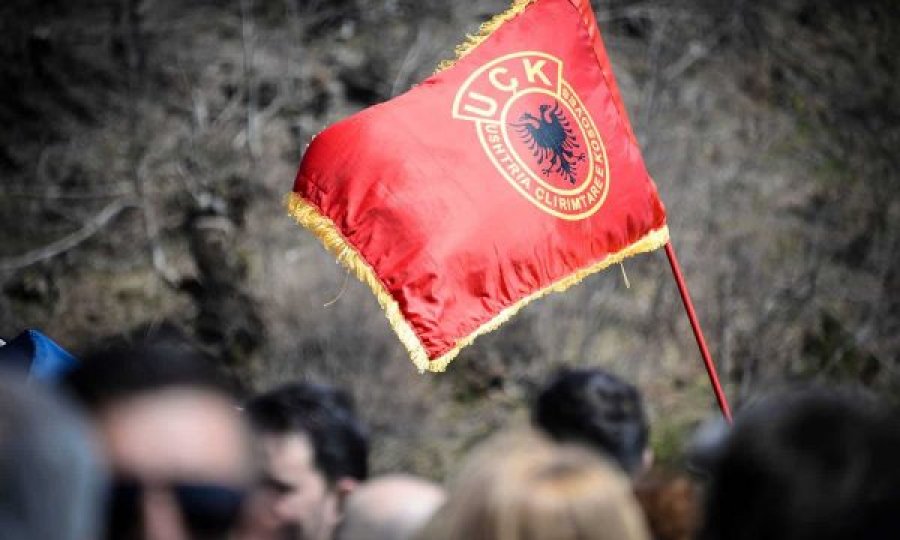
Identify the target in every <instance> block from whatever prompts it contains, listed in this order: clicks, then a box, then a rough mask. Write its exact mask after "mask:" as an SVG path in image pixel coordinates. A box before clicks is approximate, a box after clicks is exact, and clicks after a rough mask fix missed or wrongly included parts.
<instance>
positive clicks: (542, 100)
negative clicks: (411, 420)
mask: <svg viewBox="0 0 900 540" xmlns="http://www.w3.org/2000/svg"><path fill="white" fill-rule="evenodd" d="M288 207H289V211H290V213H291V215H292V216H293V217H294V218H295V219H296V220H297V221H298V222H299V223H300V224H301V225H303V226H305V227H307V228H308V229H310V230H311V231H312V232H313V234H315V235H316V236H317V237H318V238H319V239H320V240H321V241H322V243H323V244H324V245H325V247H326V248H327V249H329V250H330V251H331V252H332V253H333V254H334V255H335V256H336V257H337V258H338V260H339V261H340V262H341V263H342V264H344V265H345V266H347V267H348V268H349V269H351V270H353V271H354V273H355V274H356V276H357V277H358V278H359V279H361V280H362V281H363V282H364V283H366V284H367V285H368V286H369V287H370V288H371V289H372V291H373V292H374V294H375V296H376V297H377V299H378V301H379V303H380V305H381V307H382V309H383V310H384V311H385V314H386V316H387V318H388V320H389V321H390V324H391V326H392V327H393V329H394V331H395V332H396V333H397V335H398V337H399V338H400V340H401V341H402V343H403V344H404V346H405V347H406V349H407V350H408V351H409V353H410V356H411V358H412V360H413V362H414V363H415V365H416V366H417V367H418V368H419V369H420V370H423V371H424V370H430V371H442V370H444V369H445V368H446V366H447V364H448V363H449V362H450V361H451V360H452V359H453V358H454V357H455V356H456V355H457V354H458V353H459V351H460V349H462V348H463V347H465V346H467V345H469V344H470V343H472V341H473V340H474V339H475V338H476V337H477V336H479V335H482V334H484V333H486V332H489V331H491V330H493V329H495V328H497V327H498V326H499V325H501V324H502V323H503V322H505V321H506V320H508V319H509V318H510V317H511V316H513V315H514V314H515V313H516V312H517V311H518V310H519V309H520V308H522V307H523V306H524V305H526V304H527V303H529V302H530V301H532V300H534V299H536V298H539V297H541V296H543V295H545V294H547V293H549V292H553V291H562V290H564V289H566V288H568V287H570V286H571V285H573V284H575V283H577V282H578V281H580V280H581V279H582V278H584V277H585V276H587V275H589V274H591V273H594V272H597V271H600V270H602V269H604V268H606V267H608V266H609V265H611V264H614V263H617V262H619V261H621V260H623V259H624V258H626V257H630V256H632V255H636V254H638V253H642V252H646V251H650V250H653V249H656V248H658V247H660V246H662V245H663V244H665V243H666V242H667V241H668V229H667V227H666V214H665V209H664V207H663V205H662V202H661V201H660V199H659V196H658V193H657V190H656V187H655V185H654V184H653V181H652V179H651V178H650V176H649V174H648V173H647V171H646V167H645V166H644V162H643V158H642V157H641V153H640V149H639V147H638V144H637V141H636V139H635V137H634V134H633V131H632V129H631V126H630V123H629V121H628V117H627V115H626V112H625V107H624V105H623V103H622V99H621V96H620V94H619V90H618V88H617V85H616V82H615V78H614V76H613V73H612V68H611V66H610V63H609V59H608V57H607V54H606V51H605V48H604V46H603V42H602V40H601V38H600V33H599V30H598V29H597V26H596V22H595V20H594V15H593V11H592V10H591V7H590V3H589V2H588V1H587V0H584V1H581V0H531V1H523V0H517V1H516V2H514V3H513V5H512V6H511V7H510V9H509V10H508V11H506V12H504V13H502V14H500V15H498V16H497V17H495V18H494V19H492V20H491V21H489V22H487V23H485V25H483V27H482V30H481V32H479V34H477V35H476V36H471V37H470V38H469V40H468V41H466V42H465V43H463V45H461V46H460V47H459V48H458V49H457V59H456V60H455V61H452V62H448V63H445V64H442V66H441V67H440V69H439V70H438V72H437V73H435V74H434V75H433V76H431V77H429V78H428V79H426V80H425V81H423V82H422V83H421V84H419V85H418V86H416V87H414V88H413V89H412V90H410V91H408V92H406V93H405V94H403V95H401V96H398V97H396V98H394V99H392V100H390V101H387V102H385V103H382V104H379V105H376V106H374V107H371V108H368V109H366V110H364V111H361V112H360V113H357V114H355V115H353V116H351V117H349V118H347V119H345V120H343V121H340V122H338V123H336V124H334V125H332V126H331V127H329V128H327V129H326V130H324V131H323V132H322V133H320V134H319V135H317V136H316V137H315V138H314V139H313V141H312V142H311V143H310V146H309V148H308V149H307V151H306V153H305V155H304V157H303V159H302V162H301V164H300V168H299V171H298V173H297V177H296V180H295V183H294V188H293V191H292V193H291V194H290V195H289V196H288Z"/></svg>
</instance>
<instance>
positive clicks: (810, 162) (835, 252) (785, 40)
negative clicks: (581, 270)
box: [0, 0, 900, 478]
mask: <svg viewBox="0 0 900 540" xmlns="http://www.w3.org/2000/svg"><path fill="white" fill-rule="evenodd" d="M506 7H507V2H505V1H504V0H490V1H488V0H473V1H457V2H447V1H444V0H332V1H314V0H229V1H226V0H195V1H192V2H183V1H179V0H79V1H67V2H66V1H62V0H56V1H53V0H6V1H5V2H3V3H2V5H0V34H2V38H0V62H2V66H3V67H2V69H0V178H2V193H0V195H2V196H0V231H2V234H0V336H3V337H11V336H13V335H15V334H17V333H18V332H19V331H21V330H22V329H24V328H28V327H36V328H40V329H42V330H43V331H45V332H46V333H47V334H49V335H50V336H51V337H53V338H54V339H55V340H57V341H58V342H59V343H60V344H61V345H63V346H64V347H66V348H68V349H70V350H73V351H76V352H78V351H83V350H85V349H87V348H89V347H90V346H91V345H92V344H95V343H98V342H99V341H101V340H104V339H106V338H109V337H110V336H117V335H123V334H132V333H140V332H142V331H145V330H146V329H147V328H151V327H156V326H161V325H174V326H177V327H179V328H181V329H183V330H184V331H186V332H188V333H189V334H190V335H192V336H194V337H195V338H196V340H197V341H198V342H199V343H200V344H202V345H203V346H204V347H205V348H206V349H207V350H209V351H210V352H213V353H214V354H216V355H217V356H218V357H219V358H221V359H222V362H223V363H225V364H226V366H227V368H228V369H229V370H231V371H233V372H234V373H236V374H238V376H240V377H241V378H242V380H243V381H245V383H246V384H247V385H248V386H249V387H252V388H260V389H261V388H266V387H269V386H271V385H272V384H274V383H276V382H279V381H284V380H287V379H290V378H293V377H301V378H309V379H314V380H327V381H332V382H336V383H339V384H343V385H346V386H347V387H348V388H350V389H351V391H352V392H353V393H354V394H355V396H356V399H357V401H358V404H359V406H360V409H361V411H362V412H363V415H364V417H365V418H366V420H367V421H368V422H370V424H371V425H372V426H373V431H374V437H373V439H374V441H375V447H374V454H373V466H374V469H375V470H376V472H380V471H387V470H396V469H400V468H404V469H406V470H409V471H413V472H418V473H421V474H424V475H426V476H431V477H434V478H441V477H443V475H444V474H445V473H446V472H447V471H448V470H449V469H451V468H452V467H453V465H454V462H455V460H456V459H457V458H458V457H459V456H460V455H461V454H462V452H464V451H465V450H467V449H469V448H470V447H471V446H472V445H473V444H474V443H475V442H477V441H479V440H481V439H482V438H484V437H485V436H486V435H487V434H489V433H491V432H492V431H494V430H495V429H496V428H497V427H498V426H500V425H501V424H506V423H509V422H510V421H513V422H514V421H517V420H519V421H524V418H525V417H526V415H525V406H526V405H527V403H528V401H529V399H531V397H532V395H533V392H534V390H535V389H536V387H537V385H539V384H540V383H541V382H543V381H544V380H545V379H546V378H547V376H548V375H550V374H551V373H552V372H554V371H555V370H556V369H558V368H559V367H560V366H572V365H600V366H604V367H608V368H610V369H612V370H613V371H615V372H616V373H618V374H620V375H622V376H623V377H625V378H628V379H630V380H633V381H635V382H636V383H637V384H638V386H639V387H640V388H641V389H642V390H643V392H644V393H645V396H646V400H647V404H648V407H649V414H650V418H651V423H652V426H653V437H654V440H653V446H654V448H655V450H656V453H657V456H658V458H660V459H661V460H662V461H663V462H665V460H667V459H676V458H675V456H677V455H679V451H680V449H681V446H682V445H683V444H684V441H685V437H686V435H687V434H688V433H689V432H690V430H691V429H692V428H693V427H694V426H695V425H696V424H697V422H699V421H700V420H701V419H703V418H705V417H708V416H709V415H710V414H711V413H713V411H714V400H713V398H712V393H711V392H710V390H709V387H708V383H707V380H706V375H705V372H704V371H703V368H702V364H701V362H700V358H699V355H698V353H697V350H696V347H695V345H694V342H693V338H692V336H691V333H690V329H689V326H688V323H687V320H686V318H685V317H684V314H683V311H682V307H681V304H680V300H679V298H678V295H677V291H676V289H675V285H674V283H673V281H672V279H671V276H670V274H669V270H668V266H667V263H666V261H665V256H664V254H662V253H653V254H649V255H644V256H640V257H637V258H635V259H631V260H629V261H627V262H626V264H625V268H626V270H627V273H628V277H629V278H630V282H631V287H630V289H629V288H626V287H625V284H624V281H623V279H622V275H621V273H620V271H619V270H618V269H611V270H609V271H606V272H604V273H601V274H599V275H595V276H593V277H591V278H589V279H587V280H585V281H584V282H583V283H582V284H580V285H579V286H576V287H574V288H573V289H570V291H568V292H567V293H565V294H562V295H555V296H551V297H548V298H546V299H544V300H541V301H539V302H536V303H535V304H533V305H532V306H530V307H528V308H527V309H525V310H524V311H523V312H522V313H521V314H520V315H519V316H518V317H517V318H515V319H514V320H513V321H512V322H510V323H508V324H506V325H505V326H504V327H502V328H501V329H500V330H499V331H497V332H494V333H493V334H490V335H488V336H486V337H483V338H480V339H479V340H477V341H476V343H475V345H474V346H472V347H470V348H468V349H466V350H465V351H464V352H463V353H462V354H461V355H460V357H458V358H457V359H456V360H455V361H454V362H453V364H452V365H451V366H450V368H449V370H448V372H447V373H446V374H442V375H420V374H419V373H418V372H417V371H416V370H415V368H414V367H413V366H412V364H411V363H410V362H409V361H408V359H407V358H406V355H405V352H404V351H403V349H402V347H401V345H400V344H399V342H398V341H397V339H396V338H395V336H394V335H393V333H392V332H391V330H390V329H389V326H388V323H387V321H386V320H385V318H384V317H383V315H382V314H381V312H380V310H379V308H378V305H377V302H376V301H375V299H374V297H373V296H372V295H371V294H370V292H369V291H368V290H367V289H366V288H365V287H364V286H363V285H361V284H360V283H358V282H357V281H356V280H355V279H354V278H352V277H348V275H347V273H346V272H345V271H344V270H343V269H341V268H340V267H339V266H338V265H336V264H335V262H334V259H333V258H332V257H331V256H330V255H328V254H327V253H326V252H325V251H324V249H323V248H322V247H321V246H320V245H319V244H318V242H317V241H316V240H315V239H314V238H313V237H312V235H310V234H309V233H307V232H305V231H303V230H301V229H300V228H299V227H298V226H297V225H296V224H295V223H294V222H293V221H292V220H291V219H290V218H289V217H288V216H287V215H286V212H285V211H284V208H283V205H282V200H283V197H284V195H285V194H286V193H287V192H288V191H289V190H290V187H291V185H292V181H293V176H294V173H295V170H296V166H297V164H298V162H299V159H300V157H301V155H302V152H303V150H304V148H305V146H306V145H307V144H308V142H309V140H310V138H311V137H312V136H313V135H314V134H315V133H317V132H318V131H320V130H321V129H323V128H324V127H325V126H327V125H328V124H330V123H332V122H334V121H336V120H338V119H341V118H344V117H346V116H347V115H349V114H352V113H354V112H356V111H358V110H360V109H362V108H364V107H366V106H369V105H372V104H374V103H378V102H381V101H384V100H386V99H389V98H391V97H392V96H395V95H397V94H399V93H402V92H404V91H405V90H407V89H409V88H410V87H411V85H413V84H415V83H416V82H418V81H420V80H422V79H423V78H425V77H426V76H428V75H429V74H430V73H432V72H433V70H434V67H435V66H436V65H437V63H438V62H439V61H440V60H443V59H447V58H449V57H451V56H452V51H453V47H454V46H455V45H456V44H457V43H458V42H460V41H461V40H462V39H463V38H464V35H465V34H466V33H471V32H474V31H476V30H477V28H478V25H479V23H480V22H483V21H484V20H486V19H487V18H489V17H490V16H491V15H492V14H494V13H497V12H499V11H502V10H503V9H505V8H506ZM594 7H595V10H596V14H597V18H598V21H599V23H600V26H601V30H602V32H603V35H604V37H605V40H606V44H607V48H608V50H609V54H610V56H611V58H612V62H613V64H614V67H615V70H616V74H617V77H618V80H619V84H620V86H621V89H622V93H623V95H624V98H625V101H626V104H627V106H628V109H629V112H630V115H631V120H632V122H633V124H634V127H635V130H636V132H637V135H638V138H639V139H640V142H641V145H642V147H643V150H644V156H645V158H646V160H647V164H648V167H649V169H650V171H651V174H652V175H653V176H654V178H655V179H656V182H657V184H658V186H659V190H660V192H661V194H662V197H663V200H664V201H665V202H666V205H667V207H668V211H669V226H670V229H671V233H672V237H673V241H674V243H675V245H676V247H677V248H678V251H679V255H680V258H681V262H682V264H683V266H684V269H685V272H686V276H687V279H688V282H689V284H690V286H691V288H692V292H693V294H694V300H695V302H696V304H697V307H698V311H699V314H700V318H701V321H702V322H703V324H704V329H705V331H706V334H707V338H708V339H709V341H710V345H711V348H712V353H713V356H714V358H715V359H716V361H717V363H718V365H719V367H720V370H721V374H722V376H723V378H724V381H725V383H726V391H727V393H728V395H729V397H730V399H731V400H732V401H733V403H740V402H741V401H743V400H746V399H749V398H751V397H752V396H753V395H754V394H755V393H757V392H759V391H760V390H762V389H771V388H773V387H777V386H780V385H784V384H787V383H790V382H791V381H796V380H811V379H817V380H826V381H845V382H854V383H858V384H861V385H865V386H867V387H870V388H873V389H875V390H877V391H878V392H882V393H885V394H892V393H893V394H896V392H897V390H900V371H898V370H900V265H898V263H900V255H898V254H900V196H898V192H900V88H898V85H897V81H898V80H900V59H898V55H897V51H898V50H900V33H898V32H897V29H898V28H900V5H898V3H897V2H895V1H893V0H867V1H859V2H844V1H837V0H757V1H754V2H749V1H744V0H628V1H626V0H604V1H602V2H594Z"/></svg>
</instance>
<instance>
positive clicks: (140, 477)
mask: <svg viewBox="0 0 900 540" xmlns="http://www.w3.org/2000/svg"><path fill="white" fill-rule="evenodd" d="M66 385H67V388H68V389H69V390H70V391H71V393H72V395H73V396H75V397H76V399H78V400H79V401H80V402H81V403H82V404H84V406H85V407H86V408H87V409H88V410H89V411H90V412H91V414H92V416H93V418H94V419H95V422H96V425H97V427H98V430H99V432H100V435H101V437H102V440H103V443H104V446H105V451H106V455H107V458H108V460H109V463H110V465H111V467H112V470H113V474H114V486H113V489H112V492H111V501H110V508H109V518H110V519H109V529H110V530H109V534H108V536H109V537H110V538H116V539H119V538H144V539H161V540H162V539H164V540H180V539H184V538H225V537H227V535H229V534H231V532H232V531H233V530H234V529H235V527H237V526H238V523H239V521H240V518H241V517H242V516H241V513H242V511H243V503H244V499H245V495H246V493H247V489H248V488H249V487H251V486H252V485H253V472H254V471H253V465H252V463H253V461H252V452H251V449H250V441H249V436H248V430H247V429H246V427H245V424H244V420H243V418H242V417H241V414H240V412H239V410H238V408H237V404H236V401H235V400H234V399H233V397H232V395H231V392H230V389H229V387H228V386H227V385H226V384H225V383H224V382H223V381H222V379H221V378H220V376H219V374H218V372H217V371H216V370H215V369H214V367H213V366H212V365H211V364H210V363H209V362H208V361H207V360H206V358H205V357H202V356H201V355H199V354H198V353H197V352H196V351H194V350H193V349H191V348H190V347H188V346H187V345H185V344H183V343H178V342H175V341H161V342H156V343H146V344H140V345H134V346H129V345H122V346H115V347H110V348H107V349H104V350H99V351H97V352H95V353H93V354H89V355H87V356H86V357H85V358H84V359H83V362H82V364H81V365H80V366H79V367H78V368H77V369H76V370H74V371H73V372H71V373H70V374H69V376H68V378H67V380H66Z"/></svg>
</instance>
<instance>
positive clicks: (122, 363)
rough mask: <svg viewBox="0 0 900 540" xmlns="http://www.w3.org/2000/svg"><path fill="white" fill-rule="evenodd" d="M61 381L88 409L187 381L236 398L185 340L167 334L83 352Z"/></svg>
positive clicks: (209, 363) (232, 388)
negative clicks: (78, 362) (78, 360)
mask: <svg viewBox="0 0 900 540" xmlns="http://www.w3.org/2000/svg"><path fill="white" fill-rule="evenodd" d="M63 387H64V388H65V389H66V390H68V392H69V393H70V394H71V395H72V397H73V398H75V399H76V400H77V401H78V402H80V403H81V404H82V405H83V406H84V407H86V408H87V409H88V410H90V411H98V410H100V409H103V408H104V407H106V406H107V405H109V404H111V403H114V402H116V401H119V400H121V399H126V398H129V397H133V396H135V395H139V394H143V393H149V392H154V391H158V390H163V389H166V388H170V387H189V388H198V389H203V390H207V391H210V392H213V393H216V394H221V395H223V396H225V397H226V398H236V389H235V385H234V384H232V382H231V381H230V380H229V379H228V378H226V377H225V376H224V375H223V374H222V373H221V372H219V371H218V370H217V368H216V366H215V364H214V363H213V362H212V360H211V359H210V358H209V357H207V356H206V355H204V354H203V353H201V352H200V351H199V350H198V349H196V348H194V347H193V346H192V345H191V344H190V343H189V342H187V341H185V340H181V339H176V338H174V337H171V336H166V337H162V336H156V337H155V338H153V337H148V338H147V339H143V340H140V341H137V342H115V343H112V344H109V345H107V346H104V347H101V348H98V349H96V350H94V351H93V352H89V353H88V354H86V355H84V356H83V357H82V359H81V362H80V364H79V365H78V366H77V367H76V368H75V369H74V370H72V371H71V372H70V373H69V374H68V375H67V376H66V377H65V379H64V381H63Z"/></svg>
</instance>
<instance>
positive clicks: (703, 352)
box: [666, 240, 731, 424]
mask: <svg viewBox="0 0 900 540" xmlns="http://www.w3.org/2000/svg"><path fill="white" fill-rule="evenodd" d="M666 257H668V258H669V266H671V267H672V275H674V276H675V283H677V284H678V292H679V293H680V294H681V301H682V302H684V310H685V311H686V312H687V316H688V319H689V320H690V321H691V330H693V331H694V337H695V338H696V339H697V345H698V346H699V347H700V356H702V357H703V363H704V364H705V365H706V373H707V375H709V382H710V384H711V385H712V387H713V392H715V394H716V401H718V402H719V409H721V410H722V416H724V417H725V420H727V421H728V423H729V424H730V423H731V408H730V407H729V406H728V400H727V399H726V398H725V392H724V391H722V385H721V384H719V375H718V374H717V373H716V365H715V364H714V363H713V360H712V356H710V354H709V348H707V346H706V339H704V337H703V330H702V329H701V328H700V321H698V320H697V312H696V311H694V303H693V302H692V301H691V293H690V292H689V291H688V288H687V283H685V281H684V276H683V275H682V273H681V266H680V265H679V264H678V257H676V256H675V248H673V247H672V242H671V240H670V241H669V242H668V243H666Z"/></svg>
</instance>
